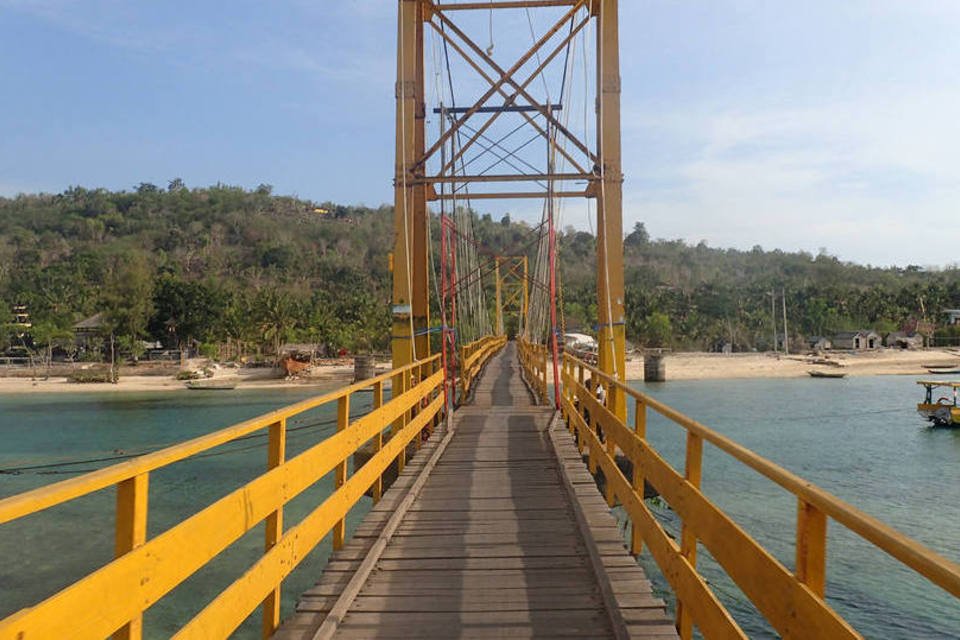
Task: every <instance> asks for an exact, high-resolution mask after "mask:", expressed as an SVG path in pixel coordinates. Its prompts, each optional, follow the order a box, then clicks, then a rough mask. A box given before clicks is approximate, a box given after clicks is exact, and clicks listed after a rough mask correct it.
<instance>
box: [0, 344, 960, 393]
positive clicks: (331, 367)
mask: <svg viewBox="0 0 960 640" xmlns="http://www.w3.org/2000/svg"><path fill="white" fill-rule="evenodd" d="M829 359H830V360H832V361H834V362H836V363H837V364H839V365H840V366H836V367H834V366H823V365H818V364H815V363H814V362H812V357H811V356H805V355H784V354H772V353H730V354H721V353H704V352H671V353H667V354H665V355H664V363H665V368H666V376H667V380H666V381H667V382H670V381H678V380H723V379H751V378H754V379H755V378H806V377H808V373H807V372H808V371H810V370H817V369H819V370H825V371H835V372H843V373H845V374H846V375H847V376H848V377H861V376H882V375H915V376H918V377H927V376H932V375H934V374H931V373H929V372H928V371H927V370H926V368H924V366H923V365H927V364H944V365H955V366H958V367H960V351H958V350H955V349H936V348H934V349H920V350H902V349H878V350H876V351H860V352H831V353H830V354H829ZM547 369H548V375H549V374H551V373H552V372H551V371H550V367H548V368H547ZM381 373H385V371H384V370H382V369H380V368H379V367H378V370H377V374H381ZM626 376H627V380H629V381H642V380H643V359H642V357H639V356H633V357H630V358H628V360H627V371H626ZM954 378H957V379H960V374H958V375H956V376H954ZM942 379H943V380H944V381H946V380H949V379H950V376H942ZM211 380H218V381H230V382H236V383H237V387H236V390H239V391H243V390H247V389H249V390H268V389H318V391H319V390H320V389H322V390H324V391H325V390H328V389H333V388H336V387H339V386H346V385H348V384H350V383H351V382H352V381H353V366H352V365H350V364H339V363H338V364H328V365H320V366H317V367H315V368H314V370H313V372H312V375H310V376H307V377H303V378H299V379H295V380H286V379H282V378H272V377H265V376H264V375H263V373H262V372H258V371H255V370H254V371H249V372H240V371H235V370H221V371H220V372H218V374H217V375H216V376H215V377H214V378H211ZM548 381H549V382H552V375H549V379H548ZM153 391H158V392H159V391H165V392H172V391H183V392H186V391H190V389H188V388H187V387H186V385H185V384H184V381H182V380H176V379H175V378H174V377H173V376H167V375H121V377H120V380H119V382H117V383H116V384H111V383H82V384H81V383H75V382H68V381H67V378H65V377H62V376H58V377H49V378H44V377H37V378H30V377H0V395H15V394H21V393H30V394H35V393H54V394H55V393H132V392H139V393H143V392H153Z"/></svg>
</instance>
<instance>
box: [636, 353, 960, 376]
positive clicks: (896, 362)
mask: <svg viewBox="0 0 960 640" xmlns="http://www.w3.org/2000/svg"><path fill="white" fill-rule="evenodd" d="M828 357H829V359H830V360H832V361H835V362H836V363H838V364H839V365H840V366H839V367H834V366H825V365H819V364H815V363H814V362H813V358H812V357H810V356H805V355H784V354H779V355H775V354H770V353H731V354H720V353H669V354H667V355H666V356H665V358H664V363H665V367H666V374H667V380H709V379H720V378H803V377H806V376H807V375H808V373H807V372H808V371H810V370H822V371H830V372H842V373H846V374H847V375H848V376H880V375H916V376H929V375H930V374H929V372H928V371H927V369H926V368H925V367H924V366H923V365H927V364H952V365H957V366H960V353H958V352H957V351H956V350H947V349H920V350H903V349H878V350H876V351H860V352H836V353H830V354H829V356H828ZM958 377H960V376H958ZM627 379H629V380H642V379H643V360H642V358H640V357H639V356H638V357H635V358H634V359H631V360H629V361H628V363H627Z"/></svg>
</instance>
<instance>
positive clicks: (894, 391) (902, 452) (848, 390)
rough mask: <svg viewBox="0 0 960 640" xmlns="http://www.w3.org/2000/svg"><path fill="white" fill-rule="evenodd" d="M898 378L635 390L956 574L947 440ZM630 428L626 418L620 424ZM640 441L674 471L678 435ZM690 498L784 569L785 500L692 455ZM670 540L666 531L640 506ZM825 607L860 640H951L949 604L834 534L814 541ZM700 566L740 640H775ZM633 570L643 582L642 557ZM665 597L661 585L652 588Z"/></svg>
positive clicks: (788, 550) (790, 514)
mask: <svg viewBox="0 0 960 640" xmlns="http://www.w3.org/2000/svg"><path fill="white" fill-rule="evenodd" d="M915 380H916V379H915V378H914V377H911V376H883V377H874V378H849V379H844V380H817V379H789V380H782V379H762V380H736V381H729V380H723V381H695V382H694V381H689V382H667V383H660V384H648V385H644V384H643V383H637V384H636V388H638V389H640V390H643V391H646V392H647V393H649V394H651V395H653V396H655V397H657V398H658V399H660V400H663V401H665V402H667V403H668V404H670V405H672V406H674V407H675V408H677V409H679V410H681V411H683V412H684V413H686V414H687V415H689V416H691V417H693V418H695V419H697V420H699V421H700V422H703V423H705V424H707V425H708V426H710V427H712V428H714V429H715V430H717V431H719V432H720V433H722V434H724V435H726V436H728V437H730V438H732V439H733V440H735V441H737V442H739V443H740V444H743V445H745V446H747V447H748V448H750V449H752V450H753V451H755V452H757V453H759V454H761V455H763V456H765V457H767V458H768V459H770V460H772V461H774V462H776V463H778V464H780V465H781V466H783V467H785V468H787V469H789V470H790V471H793V472H795V473H797V474H799V475H800V476H801V477H803V478H805V479H807V480H811V481H813V482H815V483H816V484H818V485H820V486H821V487H822V488H824V489H826V490H827V491H830V492H831V493H833V494H834V495H836V496H837V497H839V498H841V499H843V500H845V501H847V502H849V503H851V504H853V505H854V506H856V507H858V508H860V509H861V510H863V511H866V512H867V513H868V514H870V515H872V516H875V517H877V518H879V519H880V520H882V521H884V522H886V523H888V524H890V525H892V526H893V527H895V528H896V529H899V530H900V531H902V532H904V533H906V534H907V535H909V536H911V537H913V538H915V539H916V540H919V541H921V542H922V543H924V544H925V545H927V546H929V547H931V548H932V549H934V550H935V551H937V552H939V553H940V554H942V555H944V556H946V557H947V558H949V559H951V560H953V561H960V430H949V429H930V428H927V427H926V423H925V422H924V421H923V420H922V419H920V418H919V416H917V414H916V412H915V406H916V402H917V401H918V400H919V399H920V395H921V394H920V391H921V390H920V389H919V388H918V387H917V385H916V383H915ZM631 419H632V415H631ZM648 425H649V426H648V437H649V438H650V440H651V441H652V442H653V444H654V446H656V447H657V448H658V449H659V450H660V451H661V452H662V453H663V454H664V455H665V456H666V458H667V459H668V461H669V462H670V463H671V464H673V465H674V466H675V467H676V468H678V469H682V468H683V467H682V464H683V459H684V440H683V435H682V433H681V430H679V429H677V428H674V427H673V426H670V424H669V423H668V422H667V421H666V420H665V419H663V418H660V417H659V416H656V417H653V418H651V419H650V421H649V423H648ZM703 487H704V490H705V492H706V494H707V495H708V496H709V497H710V498H711V499H712V500H714V501H715V502H716V503H718V504H719V505H720V506H721V507H722V508H723V509H724V510H725V511H726V512H727V513H728V514H729V515H731V516H732V517H733V518H734V520H736V521H737V522H738V524H740V526H741V527H742V528H744V529H745V530H746V531H747V532H748V533H750V534H751V535H753V536H754V537H755V538H756V539H757V540H758V541H759V542H760V543H761V544H763V545H764V546H765V547H766V548H767V549H768V550H770V551H771V552H773V553H774V555H775V556H776V557H777V558H778V559H779V560H780V561H781V562H783V563H784V564H785V565H786V566H787V567H789V568H791V569H792V568H793V564H794V540H795V529H796V501H795V499H794V498H793V497H792V496H790V495H788V494H787V493H786V492H785V491H783V490H782V489H780V488H779V487H778V486H776V485H774V484H773V483H771V482H769V481H767V480H766V479H764V478H762V477H761V476H760V475H759V474H757V473H755V472H753V471H751V470H749V469H747V468H746V467H744V466H743V465H741V464H739V463H737V462H736V461H734V460H733V459H732V458H730V457H729V456H727V455H726V454H724V453H723V452H721V451H719V450H717V449H716V448H714V447H712V446H710V445H709V444H708V445H705V451H704V470H703ZM654 509H655V510H656V511H657V513H658V516H659V517H660V519H661V521H662V522H663V523H664V524H665V525H666V527H667V529H668V530H669V531H671V532H672V533H673V534H674V535H676V536H677V538H678V539H679V520H678V519H677V518H676V516H675V515H674V514H673V513H672V512H671V511H670V510H669V509H667V508H666V507H665V506H663V505H662V504H660V505H657V504H654ZM827 538H828V560H827V570H828V576H827V598H828V600H829V602H830V604H831V605H832V606H833V607H834V608H836V609H837V610H838V611H839V612H840V613H841V615H843V616H844V617H845V618H846V619H847V620H848V621H849V622H851V624H853V626H854V627H855V628H856V629H857V630H858V631H859V632H860V633H862V634H863V635H864V636H866V637H868V638H890V639H898V640H899V639H907V638H916V639H918V640H919V639H924V640H928V639H933V638H940V639H946V638H953V639H955V638H960V602H958V601H957V600H956V599H955V598H953V597H952V596H950V595H948V594H946V592H944V591H942V590H940V589H939V588H937V587H935V586H933V585H931V584H930V583H928V582H927V581H925V580H924V579H922V578H918V577H917V576H916V575H915V574H914V573H913V572H911V571H909V570H907V569H905V568H903V566H902V565H900V564H899V563H898V562H896V561H895V560H891V559H890V558H889V557H887V556H886V555H885V554H883V553H882V552H880V551H878V550H876V549H875V548H873V547H872V546H871V545H869V544H868V543H866V542H864V541H862V540H861V539H860V538H859V537H858V536H856V535H854V534H851V533H849V532H848V531H847V530H846V529H844V528H843V527H842V526H840V525H838V524H836V523H831V524H830V526H829V530H828V534H827ZM700 554H701V558H700V559H701V562H700V567H701V569H702V571H703V572H704V574H705V575H706V577H707V580H708V582H709V583H710V584H711V585H712V587H713V588H714V589H715V590H716V591H717V592H718V593H719V594H720V597H721V600H722V601H723V602H724V604H725V605H726V606H727V607H728V608H729V609H730V610H731V612H732V613H733V615H734V617H735V618H736V620H737V621H738V622H739V623H740V624H741V626H742V627H743V628H744V630H745V631H746V632H747V633H748V635H750V637H752V638H775V637H777V636H776V634H775V633H774V632H773V631H772V630H771V629H770V627H769V626H767V625H766V623H765V621H764V620H763V619H762V617H761V616H759V614H758V613H757V612H756V610H755V609H753V608H752V606H751V605H750V604H749V602H748V601H747V600H746V599H745V598H744V597H743V595H742V594H741V593H740V592H739V591H738V589H737V588H736V587H735V585H733V584H732V582H731V581H730V580H729V579H728V578H727V577H726V575H725V574H724V573H723V572H722V571H721V570H720V569H719V568H718V566H717V565H716V564H715V563H713V562H712V561H711V559H710V558H709V556H708V555H707V554H706V553H705V552H704V551H703V547H702V546H701V551H700ZM642 562H643V563H644V565H645V567H647V568H648V570H649V571H650V573H651V574H653V573H655V570H654V569H653V567H655V565H654V563H653V561H652V559H651V558H650V556H649V555H646V554H645V555H644V556H643V558H642ZM658 582H659V586H660V587H661V588H664V587H665V583H664V582H663V581H662V579H659V580H658Z"/></svg>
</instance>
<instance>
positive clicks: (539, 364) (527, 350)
mask: <svg viewBox="0 0 960 640" xmlns="http://www.w3.org/2000/svg"><path fill="white" fill-rule="evenodd" d="M517 356H518V357H519V359H520V366H521V367H522V368H523V375H524V377H526V379H527V384H528V385H530V387H531V388H532V389H533V392H534V394H535V395H536V396H537V401H538V402H540V403H541V404H545V403H546V402H548V400H547V347H546V345H542V344H535V343H533V342H528V341H527V340H525V339H524V338H517Z"/></svg>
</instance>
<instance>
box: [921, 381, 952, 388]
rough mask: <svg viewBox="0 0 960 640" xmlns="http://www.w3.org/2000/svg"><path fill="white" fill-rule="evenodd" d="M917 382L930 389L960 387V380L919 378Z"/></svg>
mask: <svg viewBox="0 0 960 640" xmlns="http://www.w3.org/2000/svg"><path fill="white" fill-rule="evenodd" d="M917 384H922V385H923V386H925V387H927V388H928V389H934V388H936V387H947V388H949V389H960V382H940V381H938V380H917Z"/></svg>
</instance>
